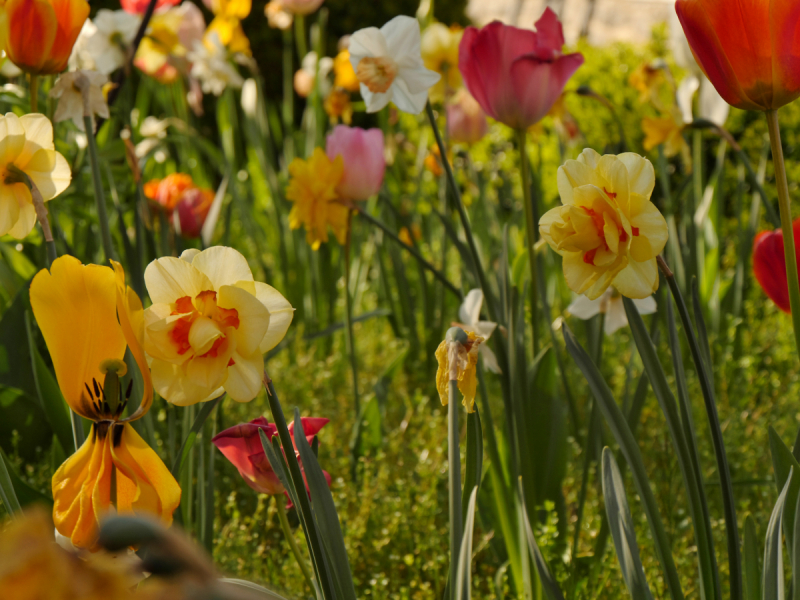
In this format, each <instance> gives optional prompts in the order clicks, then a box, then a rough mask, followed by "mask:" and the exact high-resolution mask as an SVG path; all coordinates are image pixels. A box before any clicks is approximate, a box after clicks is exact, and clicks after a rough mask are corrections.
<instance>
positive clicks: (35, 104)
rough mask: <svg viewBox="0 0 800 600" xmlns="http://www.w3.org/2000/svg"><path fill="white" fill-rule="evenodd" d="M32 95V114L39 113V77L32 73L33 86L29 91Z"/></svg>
mask: <svg viewBox="0 0 800 600" xmlns="http://www.w3.org/2000/svg"><path fill="white" fill-rule="evenodd" d="M29 92H30V95H31V112H32V113H35V112H39V110H38V109H39V76H38V75H34V74H33V73H31V86H30V89H29Z"/></svg>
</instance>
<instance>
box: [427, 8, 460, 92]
mask: <svg viewBox="0 0 800 600" xmlns="http://www.w3.org/2000/svg"><path fill="white" fill-rule="evenodd" d="M463 34H464V31H463V30H462V29H461V27H459V26H458V25H454V26H452V27H445V26H444V25H442V24H441V23H432V24H431V25H428V27H426V28H425V31H423V32H422V41H421V47H420V49H421V51H422V62H423V64H424V65H425V67H426V68H428V69H430V70H431V71H435V72H437V73H439V74H440V75H441V76H442V78H441V79H440V80H439V82H438V83H436V84H435V85H434V86H433V87H432V88H431V91H430V98H431V100H432V101H434V102H439V101H441V100H443V99H444V98H445V96H448V95H449V94H451V93H453V92H454V91H455V90H457V89H458V88H459V87H461V71H459V70H458V46H459V44H460V43H461V36H462V35H463Z"/></svg>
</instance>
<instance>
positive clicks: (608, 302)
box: [567, 287, 658, 335]
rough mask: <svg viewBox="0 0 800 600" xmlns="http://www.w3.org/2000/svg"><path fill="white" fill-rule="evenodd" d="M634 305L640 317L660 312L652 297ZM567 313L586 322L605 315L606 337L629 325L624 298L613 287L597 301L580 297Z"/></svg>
mask: <svg viewBox="0 0 800 600" xmlns="http://www.w3.org/2000/svg"><path fill="white" fill-rule="evenodd" d="M633 303H634V304H635V305H636V309H637V310H638V311H639V314H640V315H652V314H653V313H654V312H656V310H658V306H657V305H656V299H655V298H653V297H652V296H648V297H647V298H637V299H635V300H633ZM567 312H568V313H569V314H571V315H572V316H574V317H578V318H579V319H582V320H584V321H586V320H588V319H591V318H592V317H594V316H596V315H599V314H603V315H605V319H604V320H603V331H605V334H606V335H612V334H613V333H615V332H616V331H618V330H619V329H622V328H623V327H626V326H627V325H628V316H627V314H625V305H624V304H623V303H622V296H620V294H619V292H617V291H616V290H615V289H614V288H613V287H610V288H608V289H607V290H606V291H605V293H604V294H603V295H602V296H600V297H599V298H597V299H596V300H589V298H587V297H586V296H578V297H577V298H575V300H573V301H572V304H570V305H569V306H568V307H567Z"/></svg>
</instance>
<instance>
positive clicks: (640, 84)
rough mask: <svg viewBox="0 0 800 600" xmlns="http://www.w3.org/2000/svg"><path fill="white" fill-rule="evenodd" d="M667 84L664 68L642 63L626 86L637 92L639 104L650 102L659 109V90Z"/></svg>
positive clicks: (629, 78)
mask: <svg viewBox="0 0 800 600" xmlns="http://www.w3.org/2000/svg"><path fill="white" fill-rule="evenodd" d="M666 83H667V78H666V75H665V72H664V68H663V67H662V66H661V65H658V64H651V63H642V64H641V65H639V66H638V67H636V69H634V70H633V72H632V73H631V75H630V77H628V84H629V85H630V86H631V87H633V88H634V89H635V90H637V91H638V92H639V102H642V103H645V102H652V103H653V104H654V105H655V106H656V107H658V108H661V100H660V95H661V90H662V88H663V86H664V85H665V84H666Z"/></svg>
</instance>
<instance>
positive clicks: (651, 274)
mask: <svg viewBox="0 0 800 600" xmlns="http://www.w3.org/2000/svg"><path fill="white" fill-rule="evenodd" d="M614 287H616V288H617V290H619V293H620V294H622V295H623V296H627V297H628V298H634V299H635V298H647V297H648V296H649V295H651V294H652V293H653V292H655V291H656V289H658V266H657V265H656V259H655V258H653V259H651V260H648V261H645V262H638V261H635V260H632V261H631V262H630V263H628V265H627V266H626V267H625V268H624V269H622V270H621V271H620V272H619V273H618V274H617V275H616V277H615V279H614Z"/></svg>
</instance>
